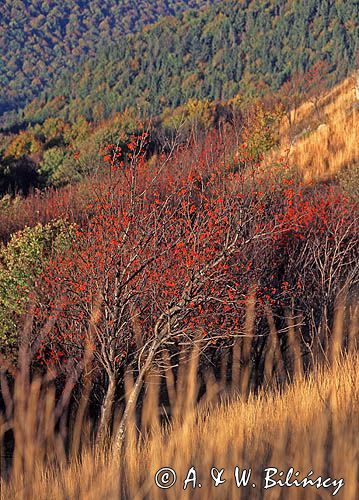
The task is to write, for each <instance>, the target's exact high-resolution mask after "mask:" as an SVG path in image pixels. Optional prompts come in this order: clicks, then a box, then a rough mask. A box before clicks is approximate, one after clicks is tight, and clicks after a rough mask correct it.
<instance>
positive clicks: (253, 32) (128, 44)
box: [25, 0, 358, 121]
mask: <svg viewBox="0 0 359 500" xmlns="http://www.w3.org/2000/svg"><path fill="white" fill-rule="evenodd" d="M357 19H358V3H357V1H356V0H345V1H343V0H334V1H331V2H328V0H305V1H299V2H298V1H291V0H287V1H285V0H271V1H268V0H254V1H249V0H243V1H238V0H231V1H226V2H220V3H219V4H215V5H213V6H212V7H210V8H208V9H205V10H203V11H193V10H190V11H188V12H185V13H183V14H182V15H181V16H180V17H177V18H165V19H163V20H161V21H159V22H158V23H156V24H155V25H154V26H152V27H150V28H147V29H145V30H143V31H142V32H141V33H137V34H134V35H128V36H127V37H118V39H117V40H116V41H114V43H113V44H111V45H110V46H108V47H103V48H102V49H101V50H100V52H99V53H98V54H97V56H96V57H94V58H89V59H88V60H87V61H86V62H85V63H84V64H82V65H80V66H78V67H76V68H72V69H71V70H68V71H66V72H64V74H63V75H62V76H61V78H59V79H58V80H57V81H56V82H54V84H53V86H52V87H51V88H48V89H47V90H46V92H44V93H43V94H42V95H41V96H40V97H39V98H38V99H36V100H34V101H33V102H32V103H31V105H30V106H28V107H27V109H26V113H25V119H27V120H38V121H42V120H43V119H45V118H46V117H48V116H53V115H58V116H61V117H62V118H64V119H66V120H70V121H74V120H75V119H77V118H78V117H79V116H80V115H81V116H84V117H85V118H86V119H88V120H93V121H97V120H100V119H103V118H105V117H108V116H109V115H111V114H112V113H113V112H114V111H121V110H124V109H125V108H128V107H131V106H134V107H140V108H141V109H144V110H146V109H147V110H148V112H149V113H150V114H154V113H159V112H161V111H162V110H163V109H164V108H166V107H169V108H174V107H176V106H179V105H181V104H182V103H184V102H186V101H188V99H191V98H198V99H228V98H231V97H232V96H234V95H235V94H237V93H238V92H243V91H247V92H248V89H251V88H253V87H254V86H255V85H258V83H260V84H264V85H267V86H269V87H270V88H273V89H276V88H278V87H280V86H281V84H282V83H283V82H284V81H285V80H286V79H287V78H288V77H289V76H290V75H291V74H292V73H293V72H295V71H299V72H305V71H306V70H307V69H308V68H309V67H311V66H312V65H313V64H314V63H316V62H318V61H319V60H325V61H326V62H327V63H328V66H329V70H330V72H331V78H332V79H333V81H334V80H336V81H337V80H339V79H340V78H342V77H344V76H345V75H346V74H347V72H348V71H350V70H351V69H352V67H353V66H354V60H355V53H356V52H357V50H358V24H357V21H356V20H357Z"/></svg>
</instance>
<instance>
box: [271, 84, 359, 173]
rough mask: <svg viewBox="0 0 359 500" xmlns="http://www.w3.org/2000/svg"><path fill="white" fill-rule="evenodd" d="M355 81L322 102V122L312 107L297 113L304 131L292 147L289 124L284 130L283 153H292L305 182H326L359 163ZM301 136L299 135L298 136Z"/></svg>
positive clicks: (300, 127)
mask: <svg viewBox="0 0 359 500" xmlns="http://www.w3.org/2000/svg"><path fill="white" fill-rule="evenodd" d="M355 99H356V98H355V92H354V78H353V77H350V78H347V79H346V80H345V81H343V82H342V83H341V84H339V85H337V86H336V87H335V88H334V89H332V90H331V91H330V92H329V93H328V94H327V95H325V96H323V97H322V99H321V100H320V102H319V106H320V119H319V117H318V116H317V114H316V112H315V110H314V106H313V104H311V103H309V102H305V103H304V104H303V105H302V106H300V107H299V109H298V110H297V113H296V118H295V122H296V129H297V130H298V131H301V132H303V131H305V130H306V129H308V131H307V132H306V133H304V134H303V135H302V136H300V137H297V139H296V140H295V141H294V143H293V137H290V135H292V134H291V131H290V130H289V127H288V122H287V121H286V120H284V121H283V124H282V126H281V131H280V136H281V146H280V150H281V153H283V151H284V150H287V151H289V163H290V165H291V166H295V167H296V168H298V169H299V171H300V172H301V173H302V176H303V180H304V181H305V182H313V181H316V180H322V179H327V178H330V177H332V176H333V175H335V174H336V173H337V172H338V171H339V170H340V169H342V168H343V167H346V166H350V165H352V164H353V163H357V162H358V160H359V120H358V118H359V117H358V113H359V108H358V107H355V106H354V103H355ZM299 135H300V134H299Z"/></svg>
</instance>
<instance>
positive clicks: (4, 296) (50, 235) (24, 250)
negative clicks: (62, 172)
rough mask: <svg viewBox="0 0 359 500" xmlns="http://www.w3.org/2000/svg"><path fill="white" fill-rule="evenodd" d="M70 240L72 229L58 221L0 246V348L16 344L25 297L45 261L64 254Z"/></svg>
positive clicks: (25, 302) (18, 236)
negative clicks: (55, 255) (54, 255)
mask: <svg viewBox="0 0 359 500" xmlns="http://www.w3.org/2000/svg"><path fill="white" fill-rule="evenodd" d="M73 237H74V226H73V225H69V224H67V223H66V222H64V221H62V220H58V221H53V222H50V223H48V224H46V225H42V224H40V223H39V224H37V225H36V226H35V227H32V228H30V227H26V228H25V229H23V230H22V231H19V232H17V233H15V234H13V235H12V237H11V239H10V241H9V243H8V244H7V245H1V246H0V348H1V349H2V350H5V351H6V350H7V349H8V348H11V347H12V346H14V345H15V344H16V340H17V332H18V328H19V321H20V319H21V316H22V314H23V313H24V312H25V310H26V305H27V302H28V297H29V293H30V291H31V289H32V287H33V285H34V282H35V280H36V278H37V277H38V276H39V275H40V274H41V272H42V270H43V269H44V265H45V264H46V262H47V261H48V259H49V258H50V257H51V256H52V255H53V254H54V253H57V252H63V251H65V250H66V249H67V248H68V247H69V246H70V244H71V240H72V239H73Z"/></svg>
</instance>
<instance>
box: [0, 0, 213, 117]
mask: <svg viewBox="0 0 359 500" xmlns="http://www.w3.org/2000/svg"><path fill="white" fill-rule="evenodd" d="M213 1H214V0H136V1H132V0H1V2H0V50H1V64H0V89H1V91H0V115H1V114H3V113H5V112H6V111H10V110H12V109H15V108H16V107H18V106H20V105H22V104H23V103H24V102H26V100H27V99H29V98H33V97H34V96H36V95H37V93H38V92H39V91H40V90H41V89H43V87H44V85H45V84H46V83H47V82H48V81H49V80H50V78H51V77H52V76H58V75H59V74H60V73H61V71H62V70H63V68H64V67H72V66H73V65H74V64H77V63H78V61H79V60H81V59H82V58H84V57H93V56H94V55H95V53H96V51H97V48H98V46H99V45H101V44H103V45H108V44H109V43H111V41H112V40H116V39H118V38H120V37H121V36H122V35H123V34H125V33H129V32H132V31H136V30H138V29H140V28H142V27H143V26H145V25H147V24H150V23H153V22H155V21H157V20H158V19H159V18H160V17H161V16H168V15H175V14H178V13H180V12H183V11H184V10H185V9H188V8H197V9H198V8H199V7H202V6H204V5H207V4H210V3H213Z"/></svg>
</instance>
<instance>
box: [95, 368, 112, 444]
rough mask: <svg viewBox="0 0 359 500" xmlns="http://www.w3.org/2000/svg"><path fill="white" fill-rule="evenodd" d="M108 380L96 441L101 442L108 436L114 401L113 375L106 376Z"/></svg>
mask: <svg viewBox="0 0 359 500" xmlns="http://www.w3.org/2000/svg"><path fill="white" fill-rule="evenodd" d="M108 378H109V381H108V386H107V391H106V395H105V397H104V400H103V403H102V408H101V418H100V424H99V429H98V434H97V440H98V441H103V440H104V439H105V437H106V436H108V433H109V427H110V422H111V418H112V408H113V403H114V400H115V392H116V377H115V376H114V375H113V374H111V375H108Z"/></svg>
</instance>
